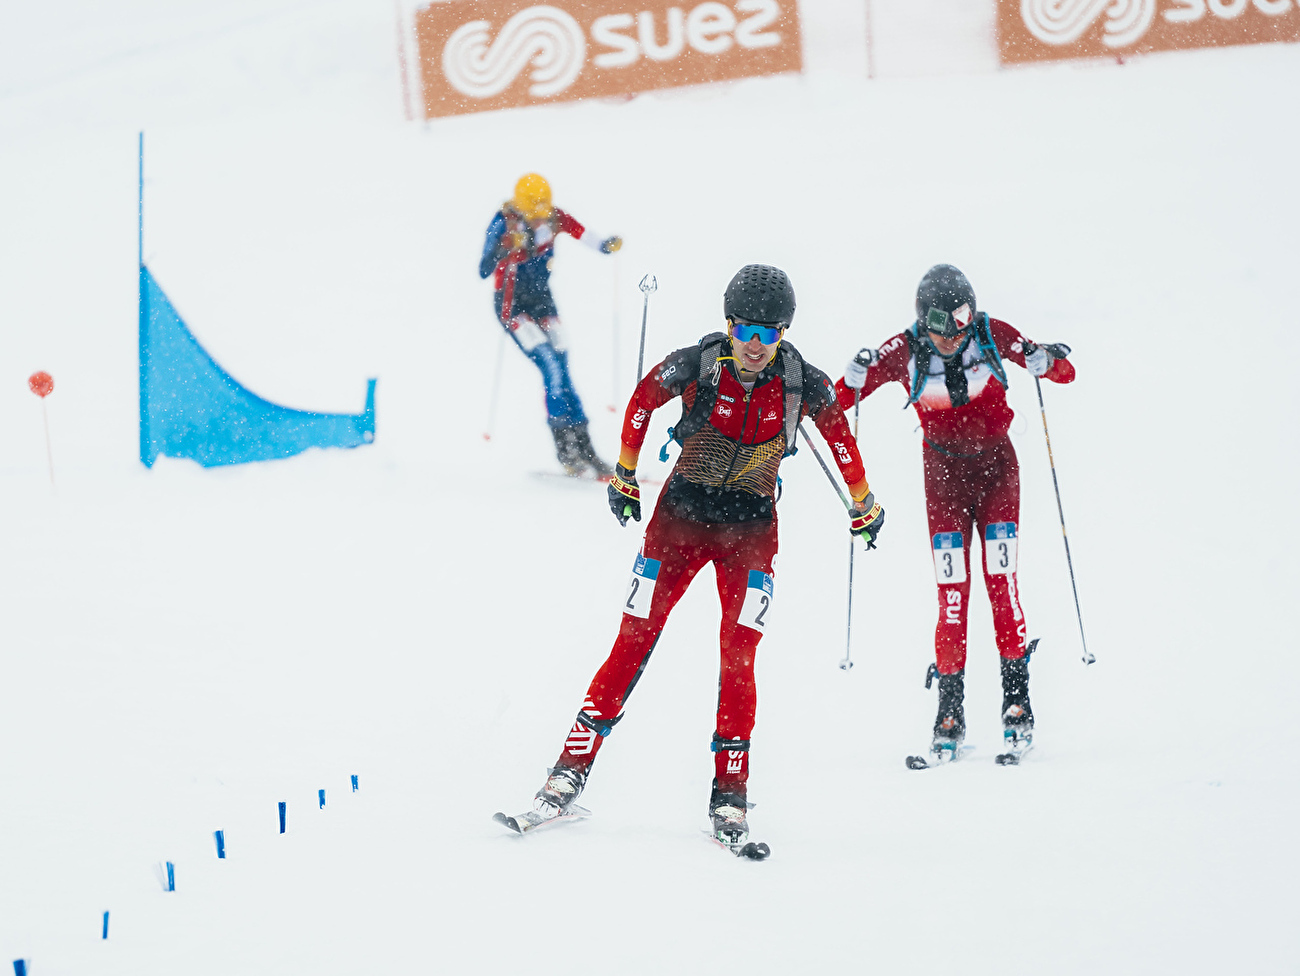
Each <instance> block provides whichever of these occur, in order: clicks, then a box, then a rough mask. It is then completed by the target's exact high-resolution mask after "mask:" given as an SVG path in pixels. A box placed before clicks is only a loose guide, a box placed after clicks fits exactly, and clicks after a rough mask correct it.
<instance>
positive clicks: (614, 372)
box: [609, 251, 622, 413]
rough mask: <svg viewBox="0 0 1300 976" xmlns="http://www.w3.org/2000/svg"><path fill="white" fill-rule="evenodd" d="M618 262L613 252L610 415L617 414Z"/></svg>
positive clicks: (617, 255)
mask: <svg viewBox="0 0 1300 976" xmlns="http://www.w3.org/2000/svg"><path fill="white" fill-rule="evenodd" d="M620 262H621V257H620V255H619V253H618V251H615V252H614V291H613V294H612V296H611V297H612V301H613V308H612V309H611V314H610V322H611V323H612V327H613V330H614V331H613V334H612V336H611V341H610V350H611V355H612V356H613V359H614V368H613V369H612V370H611V371H610V374H609V382H610V385H611V386H612V387H613V390H612V392H611V393H610V397H609V412H610V413H617V412H618V360H619V355H618V331H619V329H618V325H619V315H618V291H619V288H618V285H619V280H620V279H621V278H622V275H621V274H620V268H619V264H620Z"/></svg>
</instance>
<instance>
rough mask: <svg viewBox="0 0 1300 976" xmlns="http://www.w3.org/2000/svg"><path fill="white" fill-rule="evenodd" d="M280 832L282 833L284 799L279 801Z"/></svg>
mask: <svg viewBox="0 0 1300 976" xmlns="http://www.w3.org/2000/svg"><path fill="white" fill-rule="evenodd" d="M280 833H282V834H283V833H284V801H283V800H281V801H280Z"/></svg>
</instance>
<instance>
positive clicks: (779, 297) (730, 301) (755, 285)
mask: <svg viewBox="0 0 1300 976" xmlns="http://www.w3.org/2000/svg"><path fill="white" fill-rule="evenodd" d="M722 314H723V315H725V316H726V317H727V318H729V319H744V320H745V321H746V322H755V323H757V324H759V325H776V326H781V327H782V328H784V327H786V326H788V325H789V324H790V320H791V319H793V318H794V286H793V285H791V284H790V279H789V278H788V277H787V276H786V273H785V272H784V271H782V270H781V269H780V268H773V267H772V266H771V265H767V264H747V265H745V266H744V267H743V268H741V269H740V270H739V271H737V272H736V276H735V277H734V278H732V279H731V283H730V284H729V285H727V290H726V291H725V292H723V295H722Z"/></svg>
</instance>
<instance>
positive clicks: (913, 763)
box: [903, 756, 930, 769]
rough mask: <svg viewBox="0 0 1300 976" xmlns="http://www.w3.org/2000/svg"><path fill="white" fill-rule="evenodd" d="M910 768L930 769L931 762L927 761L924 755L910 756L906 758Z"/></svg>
mask: <svg viewBox="0 0 1300 976" xmlns="http://www.w3.org/2000/svg"><path fill="white" fill-rule="evenodd" d="M903 761H904V762H905V763H907V768H908V769H929V768H930V764H929V763H928V762H926V760H925V757H924V756H908V757H907V758H906V759H905V760H903Z"/></svg>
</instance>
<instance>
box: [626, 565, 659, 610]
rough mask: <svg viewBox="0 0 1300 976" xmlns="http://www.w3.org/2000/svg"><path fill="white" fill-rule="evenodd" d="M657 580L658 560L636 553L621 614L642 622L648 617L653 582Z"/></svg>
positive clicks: (653, 586) (653, 588)
mask: <svg viewBox="0 0 1300 976" xmlns="http://www.w3.org/2000/svg"><path fill="white" fill-rule="evenodd" d="M658 578H659V560H658V559H647V558H646V557H645V556H643V555H640V554H639V553H638V555H637V557H636V563H635V564H634V565H633V567H632V579H631V580H629V581H628V584H627V595H626V596H625V597H624V598H623V612H624V613H626V614H630V615H631V616H633V617H640V618H641V619H642V620H644V619H645V618H646V617H648V616H650V601H651V600H652V599H653V598H654V595H655V580H657V579H658Z"/></svg>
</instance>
